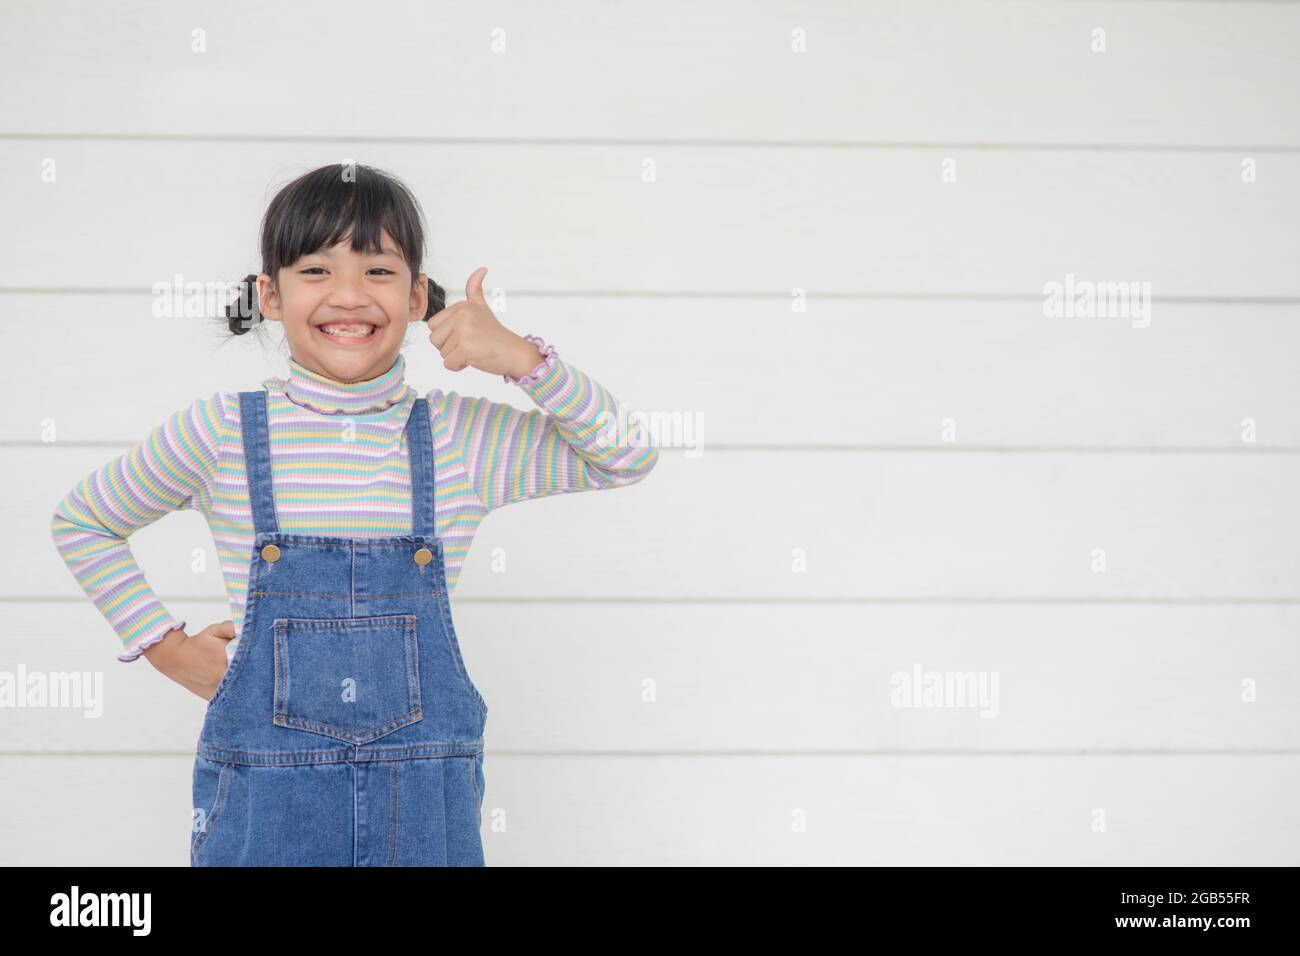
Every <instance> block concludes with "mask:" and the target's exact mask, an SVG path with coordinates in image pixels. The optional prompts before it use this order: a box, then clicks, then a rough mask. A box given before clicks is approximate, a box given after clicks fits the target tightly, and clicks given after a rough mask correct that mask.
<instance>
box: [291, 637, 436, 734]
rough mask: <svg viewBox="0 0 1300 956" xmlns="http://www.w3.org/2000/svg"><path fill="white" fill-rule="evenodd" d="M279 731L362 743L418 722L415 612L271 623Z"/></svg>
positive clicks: (419, 707)
mask: <svg viewBox="0 0 1300 956" xmlns="http://www.w3.org/2000/svg"><path fill="white" fill-rule="evenodd" d="M273 628H274V631H275V708H274V715H273V717H272V722H273V723H274V724H275V725H276V726H277V727H288V728H291V729H294V730H306V731H310V732H311V733H314V734H322V735H324V736H326V737H334V738H336V739H338V740H345V741H347V742H348V743H352V744H366V743H370V742H371V741H372V740H378V739H379V738H380V737H383V736H385V735H387V734H391V733H392V732H393V731H395V730H400V729H401V728H402V727H406V726H409V725H410V724H413V723H415V722H416V721H418V720H423V719H424V711H423V710H422V708H421V702H420V664H419V658H418V642H417V639H416V616H415V615H414V614H388V615H382V616H377V617H343V618H277V619H276V620H275V623H274V625H273Z"/></svg>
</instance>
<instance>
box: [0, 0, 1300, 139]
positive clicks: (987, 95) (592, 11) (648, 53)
mask: <svg viewBox="0 0 1300 956" xmlns="http://www.w3.org/2000/svg"><path fill="white" fill-rule="evenodd" d="M372 9H375V10H376V13H377V14H378V15H375V16H369V17H357V16H356V15H355V13H356V10H355V7H353V6H351V5H349V4H347V3H344V2H340V0H321V2H314V3H313V4H312V5H311V7H310V16H311V33H310V38H311V42H310V43H305V42H304V43H295V42H286V38H287V37H294V36H297V35H298V34H300V33H302V30H303V17H304V16H305V15H306V12H305V8H304V7H303V6H302V5H301V4H296V3H295V4H283V5H273V6H271V7H269V8H268V7H267V6H266V5H261V4H253V3H238V2H236V3H226V4H223V5H221V7H220V8H217V9H206V8H204V9H203V10H202V12H201V14H200V13H197V12H196V11H195V10H194V9H192V8H191V6H190V5H188V4H181V5H177V4H169V3H161V2H140V0H126V2H120V3H117V4H114V5H113V8H112V11H111V13H110V12H109V11H108V10H104V11H100V10H99V9H97V8H96V7H94V6H90V5H86V4H84V3H77V2H67V0H64V2H55V3H42V4H40V5H35V6H23V7H15V8H13V9H10V10H6V11H4V12H3V13H0V17H2V18H3V19H2V20H0V23H3V24H4V29H0V38H2V39H0V62H3V63H4V64H5V70H6V72H7V73H9V74H11V75H12V76H14V77H20V76H21V77H26V78H31V77H36V78H39V82H35V83H30V82H29V83H20V82H13V83H5V84H0V91H3V93H2V94H0V115H3V116H4V117H5V118H6V119H5V131H11V130H14V131H29V132H36V131H53V132H60V133H62V132H68V131H77V132H86V133H92V132H93V133H105V134H112V135H122V134H134V133H153V134H158V133H161V134H168V135H176V134H198V135H211V134H213V133H221V134H226V135H238V134H245V135H262V136H335V135H338V133H339V132H340V130H341V129H342V130H346V131H347V132H348V133H350V134H351V135H355V136H397V137H407V136H448V137H512V138H513V137H527V138H572V137H583V138H586V137H599V138H606V139H623V138H655V139H659V138H663V139H683V138H705V139H710V140H714V139H722V140H734V139H764V140H770V139H781V140H790V141H806V140H829V141H835V142H844V141H859V140H869V141H933V140H940V141H944V140H970V141H977V142H988V141H993V142H1021V141H1025V140H1031V141H1044V142H1053V143H1075V144H1092V143H1096V142H1103V143H1104V142H1116V143H1160V144H1178V145H1182V144H1212V145H1218V144H1224V143H1233V144H1237V143H1243V144H1247V143H1248V144H1258V145H1283V146H1292V147H1294V146H1296V145H1297V139H1296V130H1295V127H1294V124H1290V125H1289V124H1286V123H1282V122H1279V120H1280V119H1281V117H1283V116H1286V115H1288V114H1290V113H1291V112H1293V107H1294V98H1295V97H1294V94H1295V91H1296V88H1297V85H1298V84H1300V70H1298V68H1297V64H1296V60H1295V57H1294V55H1293V53H1294V49H1295V45H1296V42H1297V39H1298V38H1300V11H1297V10H1296V8H1295V7H1294V6H1292V5H1290V4H1280V3H1262V4H1197V5H1195V7H1193V8H1190V9H1189V8H1188V7H1187V6H1186V5H1180V4H1157V3H1152V4H1148V3H1090V4H1086V5H1075V4H1058V3H1017V2H1011V0H1000V2H979V3H975V2H969V0H962V2H948V3H934V2H931V3H915V2H905V0H897V2H888V3H882V2H874V3H858V2H839V3H817V4H790V3H783V2H762V3H746V4H744V5H743V8H742V7H738V6H737V5H735V4H732V3H722V4H706V5H700V4H692V3H687V2H667V3H657V4H654V5H653V6H648V5H647V6H642V5H630V4H620V5H619V6H618V7H617V15H610V13H611V10H610V8H609V7H607V6H604V5H602V4H600V3H597V2H594V0H587V2H578V0H568V2H563V3H548V4H545V5H544V6H537V7H534V6H530V5H528V4H520V3H494V2H488V3H485V2H475V3H473V4H468V3H465V4H439V5H438V6H437V7H436V10H435V9H434V8H429V7H426V6H424V5H422V4H419V3H411V2H404V3H384V4H376V5H375V6H374V7H373V8H372ZM381 11H382V12H381ZM254 19H256V22H257V24H258V29H257V30H250V29H249V27H248V25H249V23H250V22H252V21H253V20H254ZM394 23H401V24H403V28H402V29H400V30H394V29H393V24H394ZM1098 28H1102V29H1104V30H1105V31H1106V52H1104V53H1094V52H1092V43H1093V31H1094V30H1095V29H1098ZM196 29H202V30H203V31H204V34H205V36H204V39H205V41H206V42H205V45H204V47H203V52H201V53H195V52H192V33H193V31H194V30H196ZM795 31H802V33H803V35H804V36H806V46H805V48H806V52H805V53H803V54H801V55H800V54H794V53H792V52H791V49H792V42H793V40H794V33H795ZM105 51H111V53H112V55H106V53H105ZM327 65H328V68H326V66H327ZM340 65H343V66H345V68H343V69H339V68H337V67H339V66H340ZM289 76H292V77H303V78H309V81H310V82H309V86H307V87H305V88H304V89H302V90H299V91H296V92H294V93H293V94H292V95H291V96H290V97H289V98H287V99H286V100H285V102H284V103H283V105H282V107H281V108H278V109H253V108H251V107H250V104H256V103H262V102H265V101H266V96H267V91H268V90H272V89H281V88H282V87H283V82H284V77H289ZM1026 77H1032V78H1033V80H1032V82H1026V81H1025V78H1026ZM308 90H309V91H310V92H308Z"/></svg>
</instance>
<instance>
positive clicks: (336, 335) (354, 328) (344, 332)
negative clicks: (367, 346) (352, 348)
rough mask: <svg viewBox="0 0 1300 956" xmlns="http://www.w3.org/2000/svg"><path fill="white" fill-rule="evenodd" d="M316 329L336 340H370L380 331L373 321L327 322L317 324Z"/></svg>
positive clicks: (355, 341) (347, 341)
mask: <svg viewBox="0 0 1300 956" xmlns="http://www.w3.org/2000/svg"><path fill="white" fill-rule="evenodd" d="M316 331H317V332H319V333H321V334H322V335H324V336H325V337H326V338H329V339H333V340H334V341H336V342H346V343H347V344H349V345H351V344H354V343H361V342H368V341H370V340H371V339H373V338H374V337H375V335H377V334H378V332H379V326H377V325H374V324H373V323H371V322H326V323H324V324H322V325H318V326H316Z"/></svg>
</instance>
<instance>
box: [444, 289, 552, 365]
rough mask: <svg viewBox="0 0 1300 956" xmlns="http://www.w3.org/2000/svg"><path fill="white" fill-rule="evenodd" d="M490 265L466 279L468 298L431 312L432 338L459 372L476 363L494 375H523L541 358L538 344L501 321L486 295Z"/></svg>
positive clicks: (447, 363) (446, 359)
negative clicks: (484, 287)
mask: <svg viewBox="0 0 1300 956" xmlns="http://www.w3.org/2000/svg"><path fill="white" fill-rule="evenodd" d="M485 275H487V266H480V267H479V268H477V269H475V270H474V272H473V274H472V275H471V276H470V277H469V280H468V281H467V282H466V283H465V301H464V302H456V303H454V304H453V305H449V306H447V308H445V309H443V310H442V311H441V312H436V313H434V314H433V315H431V316H429V318H428V320H427V324H428V326H429V341H430V342H432V343H433V344H434V346H435V347H436V348H437V349H438V353H439V354H440V355H441V356H442V364H443V367H444V368H446V369H449V370H451V371H453V372H459V371H461V370H463V369H465V368H468V367H469V366H471V365H472V366H474V368H476V369H478V370H479V371H482V372H490V373H492V374H494V375H510V376H512V377H514V378H520V377H522V376H524V375H526V374H528V373H529V372H530V371H532V370H533V369H534V368H536V367H537V364H538V363H539V362H541V361H542V353H541V352H540V351H539V350H538V348H537V346H536V345H534V344H533V343H532V342H529V341H528V340H527V339H525V338H524V337H523V336H522V335H518V334H516V333H514V332H511V331H510V330H509V329H507V328H506V327H505V326H504V325H502V324H501V323H500V321H498V319H497V317H496V316H495V315H493V314H492V310H491V309H489V308H488V305H487V302H486V301H485V300H484V298H483V277H484V276H485Z"/></svg>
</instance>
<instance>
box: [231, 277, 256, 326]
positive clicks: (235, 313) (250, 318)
mask: <svg viewBox="0 0 1300 956" xmlns="http://www.w3.org/2000/svg"><path fill="white" fill-rule="evenodd" d="M261 321H262V313H261V311H260V310H259V309H258V307H257V274H256V273H249V274H248V275H246V276H244V278H243V280H242V281H241V282H240V283H239V295H238V296H236V298H235V300H234V301H233V302H231V303H230V304H229V305H227V306H226V324H227V326H229V328H230V332H231V334H232V335H243V334H244V333H245V332H247V331H248V330H249V329H251V328H252V327H253V326H255V325H257V323H259V322H261Z"/></svg>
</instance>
